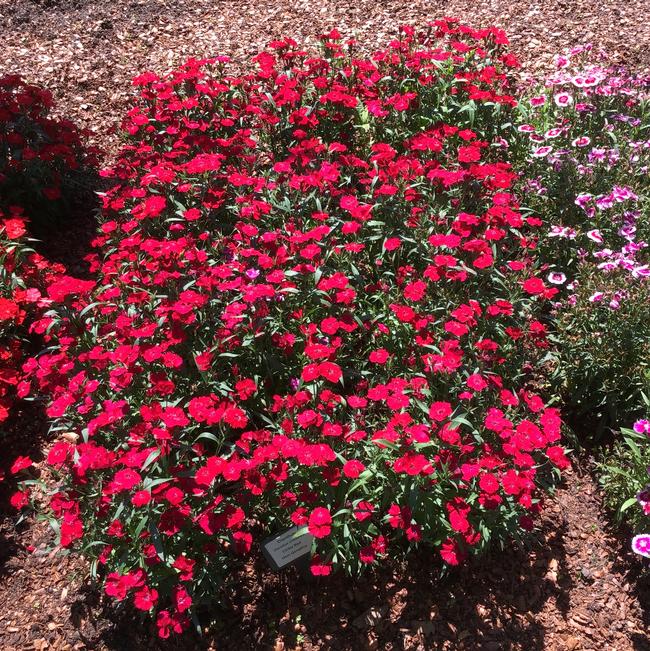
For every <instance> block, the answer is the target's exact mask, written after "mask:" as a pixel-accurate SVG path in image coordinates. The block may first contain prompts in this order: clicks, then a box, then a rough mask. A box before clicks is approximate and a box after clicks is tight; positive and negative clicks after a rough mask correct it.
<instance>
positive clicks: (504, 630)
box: [0, 0, 650, 651]
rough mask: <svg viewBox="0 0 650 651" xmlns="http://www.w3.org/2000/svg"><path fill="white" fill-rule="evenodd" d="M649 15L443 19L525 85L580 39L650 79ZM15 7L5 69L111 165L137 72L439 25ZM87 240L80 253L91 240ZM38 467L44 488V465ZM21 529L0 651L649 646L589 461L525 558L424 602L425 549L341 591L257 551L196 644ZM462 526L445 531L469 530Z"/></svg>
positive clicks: (550, 511)
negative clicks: (508, 47)
mask: <svg viewBox="0 0 650 651" xmlns="http://www.w3.org/2000/svg"><path fill="white" fill-rule="evenodd" d="M642 4H643V3H641V2H637V3H628V4H626V5H624V6H623V5H621V6H618V5H615V4H614V3H604V4H601V5H599V6H598V14H597V15H594V12H595V10H594V9H592V8H591V5H590V4H589V3H586V2H584V3H562V2H558V3H550V4H545V5H544V6H543V7H542V6H541V5H539V6H538V5H536V4H534V3H519V4H518V9H517V10H516V11H514V10H512V9H511V8H510V7H509V5H508V4H507V3H491V4H490V6H489V9H488V8H485V7H483V8H478V9H477V8H476V7H475V6H474V5H473V4H472V3H463V2H453V3H451V5H450V4H445V6H444V13H446V14H456V15H458V16H459V17H461V18H462V19H464V20H466V21H469V22H471V23H472V24H477V25H480V24H491V23H496V24H498V25H501V26H503V27H506V28H507V29H508V32H509V35H510V37H511V40H512V44H513V50H514V51H515V53H516V54H517V55H518V56H519V57H520V59H521V60H522V63H523V76H524V77H525V76H526V75H528V74H529V73H536V72H539V71H540V70H550V69H551V67H552V55H553V54H554V53H555V52H557V51H558V50H561V49H563V48H565V47H567V46H570V45H573V44H575V43H583V42H585V41H587V40H588V41H592V42H594V43H595V44H596V45H602V46H605V47H606V48H607V49H608V51H609V53H610V55H613V58H614V61H619V62H624V63H625V64H626V65H628V66H629V67H631V68H634V69H636V70H638V69H644V68H647V66H648V64H649V63H650V59H649V58H648V51H649V50H648V48H649V47H650V34H649V33H648V30H647V29H645V28H644V27H643V28H639V26H638V16H639V15H640V12H641V10H642V6H641V5H642ZM12 5H13V3H8V2H5V1H4V0H0V25H2V26H4V28H5V30H6V32H7V39H6V42H5V69H6V71H20V72H21V73H22V74H23V75H29V80H30V81H36V82H39V83H42V84H43V85H45V86H47V87H48V88H50V89H51V90H52V91H53V92H54V94H55V97H56V99H57V100H58V109H57V110H58V112H59V113H61V114H64V115H65V116H66V117H67V118H73V119H74V120H75V121H76V122H77V123H78V124H80V125H83V126H92V127H94V128H97V125H102V128H101V130H99V131H100V133H98V134H96V135H94V136H92V137H91V140H92V141H93V142H96V143H98V144H100V145H101V146H102V147H104V148H105V149H106V150H107V151H108V153H109V162H111V160H114V157H113V154H114V153H115V152H116V151H117V146H118V138H117V136H116V135H115V131H114V128H116V127H117V125H118V122H119V119H120V118H121V117H122V116H123V115H124V114H125V107H126V106H127V105H128V102H129V101H130V99H131V91H130V85H129V80H130V78H131V77H133V76H134V75H136V74H137V73H140V72H142V71H143V70H145V69H155V70H158V71H162V70H165V69H167V68H169V67H170V66H172V65H175V64H177V63H178V62H179V61H180V60H183V59H185V58H187V56H189V55H194V54H197V55H206V54H213V53H217V52H227V53H229V54H230V55H232V57H233V58H234V60H235V64H236V67H240V66H241V64H244V63H245V61H246V60H247V59H248V58H249V57H250V55H251V54H253V53H255V52H257V51H259V50H260V48H261V47H262V46H263V45H264V44H265V43H266V42H267V41H268V40H270V39H271V38H274V37H279V36H281V35H291V36H294V37H296V38H297V39H298V40H300V39H302V40H303V41H304V42H305V43H306V44H309V43H311V42H312V41H313V40H314V38H315V36H316V34H318V33H320V32H322V31H324V30H325V29H326V28H329V27H333V26H337V27H339V28H341V29H342V30H343V31H345V32H348V33H349V32H354V31H356V32H357V36H358V38H359V49H360V50H361V51H371V50H374V49H375V47H377V46H379V45H384V44H385V42H386V40H387V39H388V38H389V37H390V36H391V35H392V34H393V33H394V29H393V27H394V26H396V25H398V24H400V23H403V22H407V23H414V22H419V23H422V21H424V20H426V19H429V18H432V17H437V16H436V15H433V16H432V14H437V10H436V7H434V6H432V5H431V4H430V3H424V2H416V3H409V4H408V5H405V4H403V3H392V2H386V3H381V4H380V5H379V8H378V7H377V3H365V2H357V3H349V4H348V3H342V2H332V3H327V2H326V3H320V4H319V5H318V11H320V12H322V14H323V20H322V21H320V20H316V21H314V20H313V11H314V9H313V5H311V4H307V3H304V4H301V3H292V4H291V6H290V7H288V6H285V5H284V4H280V5H277V3H276V4H273V3H269V4H268V6H267V4H265V3H254V4H253V3H251V4H250V5H247V4H241V3H237V4H235V3H232V4H231V3H226V4H209V3H204V2H186V3H176V2H174V3H154V2H130V3H122V2H118V3H112V4H108V5H107V4H106V3H96V2H92V1H84V0H79V2H75V3H59V2H47V3H38V2H33V3H32V2H22V3H19V4H18V7H17V9H16V8H15V7H12V11H11V12H10V11H9V7H10V6H12ZM371 7H372V9H371ZM14 9H15V10H14ZM440 11H443V9H440ZM370 16H371V17H370ZM369 17H370V18H369ZM110 127H113V129H112V128H110ZM468 149H469V148H468ZM464 162H466V161H464ZM354 208H355V207H353V209H354ZM188 221H190V218H188ZM81 230H82V231H83V232H84V233H86V232H87V233H88V239H90V231H91V230H92V228H91V227H89V226H87V225H84V226H83V227H82V229H81ZM78 240H79V238H76V237H75V231H74V229H70V230H68V231H67V232H65V234H64V236H63V237H62V238H59V239H58V241H57V244H56V246H55V248H54V251H53V252H51V253H53V254H52V255H51V256H50V258H51V259H56V260H57V261H58V260H62V261H63V262H65V263H66V264H67V265H68V268H69V269H71V270H72V271H73V273H74V274H75V275H80V274H81V275H83V274H86V273H87V268H86V267H85V265H84V264H82V262H81V258H82V256H83V254H84V253H85V248H86V244H85V243H82V242H80V241H78ZM477 266H478V265H477ZM531 293H534V292H531ZM89 309H90V308H89ZM455 325H456V326H458V324H455ZM384 352H385V351H384ZM373 361H375V360H373V359H371V362H373ZM312 366H318V365H312ZM334 366H336V365H334ZM322 377H323V378H325V375H323V376H322ZM303 379H305V378H304V377H303ZM310 379H311V380H314V379H315V380H318V377H317V376H316V377H314V378H307V381H309V380H310ZM478 391H479V392H480V391H481V389H480V388H479V389H478ZM245 399H246V398H244V400H245ZM438 404H439V403H438ZM504 404H505V403H504ZM64 411H65V408H64ZM443 418H444V417H443ZM27 421H30V422H31V423H32V425H31V427H32V428H34V432H32V434H33V436H32V437H31V439H30V441H31V443H30V445H31V449H29V450H28V449H21V444H20V437H21V436H23V435H24V434H25V432H24V428H22V426H21V425H18V424H17V423H25V422H27ZM12 427H13V430H12V432H11V433H10V439H9V443H10V444H11V441H12V440H13V441H14V443H15V442H16V441H17V442H18V443H17V444H15V445H13V450H15V451H17V452H18V453H20V454H29V456H31V457H32V458H35V459H36V461H37V462H38V461H40V460H42V454H41V453H40V452H39V450H38V449H36V448H38V447H39V445H42V446H43V450H46V449H47V447H48V442H47V437H46V436H45V434H44V432H45V431H46V427H47V425H46V422H45V419H44V418H43V417H42V416H41V415H40V412H39V410H38V408H36V411H35V413H34V414H31V413H30V412H29V411H28V412H25V413H23V414H20V413H19V414H18V415H17V416H15V417H14V425H13V426H12ZM550 442H551V440H550V436H549V443H550ZM558 450H559V448H558ZM549 458H550V457H549ZM154 461H155V459H154ZM145 465H146V464H145ZM38 469H39V470H42V471H43V472H44V473H45V476H48V474H47V473H48V472H49V471H48V470H45V464H43V465H42V467H39V468H38ZM409 474H412V473H409ZM416 474H417V473H416ZM117 492H119V490H117ZM482 497H484V495H483V496H482ZM470 501H471V500H470ZM170 503H171V499H170ZM522 503H523V502H522ZM328 516H329V514H328ZM400 517H402V516H400ZM463 517H464V516H463ZM15 519H16V518H15V516H14V515H9V516H7V517H6V518H3V520H2V524H1V526H0V541H2V544H3V545H4V547H3V550H2V553H1V554H0V646H2V648H3V649H4V648H7V649H28V648H33V649H46V648H53V649H78V648H79V649H80V648H93V649H95V648H96V649H113V648H115V649H121V648H158V647H160V648H179V649H181V648H188V649H189V648H197V646H199V647H200V648H215V649H230V648H232V649H242V648H251V649H252V648H272V649H277V650H278V651H280V650H282V649H292V648H299V649H303V648H304V649H312V648H322V649H327V648H336V649H348V648H349V649H356V648H368V649H402V648H404V649H430V648H431V649H468V650H469V649H476V648H481V649H483V648H485V649H494V650H496V649H522V650H523V649H540V650H541V649H550V650H555V649H557V650H558V651H559V650H564V649H568V650H570V651H572V650H574V649H578V650H580V649H584V650H587V649H593V650H594V651H596V650H598V649H603V648H615V649H636V650H642V649H646V648H650V646H649V645H648V642H647V638H646V634H645V631H646V629H647V627H648V623H649V616H650V615H649V614H648V612H647V611H646V607H647V604H648V603H650V586H649V585H648V580H647V576H646V577H645V578H644V577H640V574H641V565H640V563H639V562H638V560H636V559H635V558H633V554H632V553H631V552H630V551H628V550H629V536H628V535H627V532H624V533H623V534H619V533H616V532H613V531H612V530H611V529H610V528H609V527H610V524H609V523H610V522H611V519H610V518H609V517H608V514H606V513H605V509H604V506H603V502H602V498H601V495H600V492H599V490H598V488H597V485H596V482H595V480H594V477H593V474H592V460H590V459H587V458H586V457H584V456H583V457H582V460H581V461H580V460H579V461H578V462H577V464H576V467H574V468H573V469H572V470H569V471H567V472H565V473H564V474H563V483H562V484H561V485H560V487H559V488H558V489H557V492H556V494H555V495H553V496H551V497H550V498H548V500H547V501H546V502H545V504H544V507H543V509H542V512H541V516H540V517H539V525H540V529H539V530H538V531H537V532H536V533H535V534H533V536H532V537H531V538H530V540H529V541H528V543H527V545H528V546H527V547H526V548H523V547H522V548H518V547H515V546H512V547H511V548H510V549H508V550H507V551H506V553H503V552H500V551H499V550H498V549H492V550H491V551H490V552H488V555H487V556H483V557H479V558H475V559H472V560H471V561H470V562H469V563H468V564H467V565H465V566H462V567H461V568H455V567H454V568H452V569H451V571H450V574H449V576H448V577H447V578H445V579H443V580H442V581H441V582H439V583H437V584H436V587H435V588H434V589H432V584H433V583H434V581H438V579H437V578H436V577H437V571H438V564H437V563H438V561H437V555H436V566H435V568H433V567H432V563H431V556H432V555H431V552H429V551H424V550H420V551H418V552H417V553H415V554H414V555H413V556H412V557H411V558H410V560H409V561H407V562H406V561H405V562H403V563H402V562H397V561H395V560H389V561H388V562H386V563H385V564H384V565H383V566H382V567H381V568H373V569H372V570H371V571H369V572H368V573H367V574H365V575H364V577H363V578H361V579H359V580H349V581H346V580H345V579H344V578H343V577H342V576H340V575H337V576H335V577H332V578H330V579H329V580H328V579H327V578H326V577H323V578H318V577H311V576H308V577H305V576H299V575H298V574H297V573H296V572H295V571H294V570H289V571H286V572H284V573H281V574H274V573H272V572H271V571H270V570H269V569H268V568H267V567H266V566H265V564H264V561H263V560H262V559H261V557H260V556H259V555H258V554H256V553H253V555H252V560H250V561H247V562H246V565H245V567H244V570H243V571H242V573H241V575H240V576H241V580H240V581H239V583H238V585H237V586H236V587H229V588H228V593H227V597H226V599H225V602H224V603H223V604H222V606H220V607H219V608H218V609H217V610H216V611H214V612H213V613H212V615H207V614H206V615H205V616H202V618H201V621H202V623H203V624H204V626H205V627H206V629H207V630H208V633H207V635H206V636H205V637H204V638H202V639H201V640H198V639H197V638H195V637H193V636H194V633H192V632H189V633H188V634H187V636H186V637H184V638H178V639H174V640H170V641H168V642H165V641H160V640H157V639H156V637H157V636H156V627H155V625H153V624H150V622H149V620H148V619H146V620H143V619H142V618H141V616H140V613H138V612H137V611H135V610H133V609H132V607H131V606H130V605H126V602H124V603H122V604H120V605H118V606H117V607H116V606H115V604H114V603H113V602H111V601H110V600H107V598H106V597H105V596H103V595H102V594H101V592H100V591H99V590H96V589H94V588H90V587H89V586H88V585H87V582H86V573H87V565H86V564H85V563H84V561H83V560H81V559H79V558H78V557H76V556H73V555H70V556H63V557H61V556H59V555H54V554H53V553H51V552H50V551H49V546H50V545H51V544H52V541H53V536H52V533H51V531H50V530H49V528H48V527H47V526H46V523H43V522H36V521H35V520H34V519H33V518H32V517H28V518H27V519H26V521H24V522H22V523H21V524H19V526H18V527H17V528H14V526H13V522H14V521H15ZM462 525H463V523H462V522H461V528H459V529H456V531H461V530H463V531H465V532H466V531H467V529H462ZM310 526H311V523H310ZM325 528H326V529H329V523H327V522H325ZM404 528H406V527H404ZM327 533H329V531H327ZM325 535H326V534H325ZM468 537H469V534H468ZM249 544H250V543H249ZM366 549H367V548H366ZM363 551H364V550H363V549H362V550H361V553H362V554H363ZM373 553H374V552H373ZM364 562H365V561H364ZM317 567H318V566H317ZM323 567H325V566H323ZM211 618H212V619H213V620H214V621H210V619H211ZM143 621H144V622H145V623H144V624H143ZM233 631H236V633H235V634H233Z"/></svg>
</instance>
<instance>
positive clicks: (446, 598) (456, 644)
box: [75, 522, 573, 651]
mask: <svg viewBox="0 0 650 651" xmlns="http://www.w3.org/2000/svg"><path fill="white" fill-rule="evenodd" d="M547 524H548V526H547V527H546V529H549V528H550V527H551V523H550V522H549V523H547ZM565 534H566V526H565V524H560V525H559V526H555V527H553V528H552V530H550V531H547V532H541V535H540V537H539V538H538V540H537V542H536V543H534V544H533V546H532V549H535V550H536V552H537V553H536V554H531V551H532V549H531V548H530V547H529V548H527V549H525V548H521V549H514V548H513V549H510V550H507V551H506V552H505V553H503V552H501V553H499V552H497V551H495V552H494V553H492V554H489V555H487V556H485V557H483V558H482V559H476V560H474V561H473V562H471V563H469V564H468V565H467V566H465V567H462V568H460V569H456V570H454V571H452V572H451V573H450V574H449V575H448V576H446V577H445V578H442V579H441V578H440V574H439V573H440V566H441V565H440V561H439V559H438V558H437V557H436V556H434V555H432V554H427V552H426V551H424V550H422V552H421V553H419V554H417V555H416V556H415V557H414V558H411V559H410V560H408V561H407V562H404V563H403V564H398V563H396V562H391V563H389V564H387V566H386V567H385V568H383V569H382V570H381V571H375V572H371V573H368V574H367V575H365V576H363V577H361V578H360V579H358V580H357V581H355V582H352V581H350V580H346V579H345V578H344V577H343V576H340V577H329V579H325V580H320V579H316V578H313V577H310V576H304V575H300V574H299V573H298V572H297V571H296V570H293V569H292V570H289V571H285V572H284V573H279V574H273V573H271V572H270V571H269V570H268V568H266V566H265V565H264V562H263V561H262V560H258V561H257V562H256V563H255V564H253V565H252V566H250V567H248V568H246V571H245V572H244V573H243V575H242V577H241V580H238V582H237V585H235V586H234V587H233V588H232V589H230V590H229V591H228V592H227V594H226V596H225V598H224V602H223V604H222V606H221V608H219V609H216V610H214V611H212V612H211V613H203V615H202V616H201V615H200V616H199V618H200V620H201V622H202V624H203V625H204V626H209V628H210V631H211V633H210V635H209V636H207V637H203V638H200V637H198V635H196V634H192V633H189V634H188V635H186V636H185V637H183V638H180V639H170V640H166V641H163V640H158V639H157V638H156V632H155V628H154V627H153V626H152V625H151V624H150V623H149V622H147V621H146V620H144V619H142V618H140V617H139V616H138V615H137V614H134V613H133V611H130V610H128V609H126V610H124V611H123V612H122V615H121V616H119V617H117V618H116V614H117V612H116V611H115V610H114V609H112V610H111V608H110V607H108V608H107V609H106V610H105V611H104V616H108V617H110V618H111V619H112V620H113V626H111V627H110V628H107V629H104V630H103V631H102V632H101V633H100V635H99V638H95V639H88V640H86V643H87V644H89V645H91V646H92V645H93V644H94V645H99V644H101V645H105V647H106V648H108V649H115V650H117V649H125V648H145V647H146V648H148V649H160V650H161V651H162V650H164V651H172V650H179V651H181V650H182V651H185V650H188V651H189V649H207V648H218V649H220V650H221V649H229V650H230V649H232V650H233V651H234V650H238V651H240V650H242V649H291V648H294V647H296V648H298V647H299V648H301V649H306V650H309V649H316V648H317V649H337V650H342V649H361V648H367V649H403V648H426V649H438V648H443V646H444V645H451V646H446V647H445V648H453V649H477V648H480V649H484V650H486V651H497V650H499V651H501V650H507V649H515V648H516V649H526V650H527V651H543V650H544V649H546V648H547V645H546V641H545V630H544V627H543V626H542V625H541V623H539V622H537V621H536V620H535V614H536V613H539V612H540V611H541V610H542V609H543V607H544V605H545V604H546V602H547V601H548V600H549V599H554V600H555V602H556V605H557V607H558V609H559V610H560V611H561V612H566V610H567V609H568V601H567V600H568V594H569V592H570V590H571V587H572V585H573V582H572V579H571V578H570V575H569V572H564V571H563V567H564V566H565V565H566V553H565V549H564V542H563V540H564V539H565ZM550 558H554V559H556V560H557V561H558V576H559V577H561V578H560V579H559V580H558V581H557V582H555V583H554V582H552V581H550V580H548V579H547V578H545V575H546V572H547V569H548V568H547V566H548V561H549V559H550ZM75 607H76V608H78V609H79V610H80V612H83V613H84V617H88V616H89V614H90V611H89V609H88V603H85V602H84V601H80V602H79V603H77V604H76V605H75ZM370 612H374V613H376V620H375V622H374V623H373V625H372V626H371V627H368V626H366V625H364V624H363V623H362V620H363V619H364V617H365V616H367V615H368V614H369V613H370ZM371 617H372V615H371ZM278 639H281V640H282V643H281V644H280V645H279V646H278V644H277V642H276V640H278Z"/></svg>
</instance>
